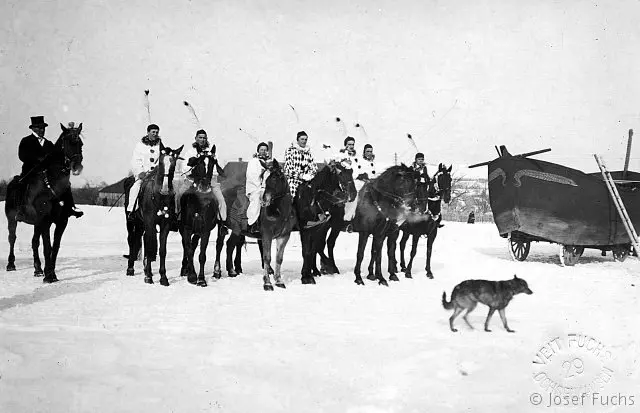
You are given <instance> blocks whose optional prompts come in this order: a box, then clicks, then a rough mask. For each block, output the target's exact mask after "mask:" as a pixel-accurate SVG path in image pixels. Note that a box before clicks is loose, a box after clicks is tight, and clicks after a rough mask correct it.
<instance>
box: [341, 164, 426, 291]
mask: <svg viewBox="0 0 640 413" xmlns="http://www.w3.org/2000/svg"><path fill="white" fill-rule="evenodd" d="M417 180H418V174H417V172H416V171H414V170H413V169H412V168H409V167H407V166H406V165H404V164H402V165H399V166H392V167H390V168H388V169H387V170H386V171H384V172H383V173H382V174H381V175H380V176H378V177H377V178H375V179H373V180H371V181H369V182H367V183H366V184H365V185H364V187H363V188H362V190H361V191H360V194H359V195H358V205H357V208H356V214H355V217H354V219H353V229H354V231H356V232H358V233H359V234H358V235H359V239H358V254H357V258H356V265H355V268H354V270H353V272H354V274H355V276H356V279H355V283H356V284H359V285H364V282H363V281H362V277H361V275H360V265H361V264H362V260H363V258H364V249H365V247H366V245H367V239H368V237H369V235H373V247H372V254H371V259H372V260H375V274H374V275H372V276H369V277H367V278H369V279H371V280H378V283H379V284H381V285H388V284H387V281H386V280H385V278H384V277H383V276H382V270H381V259H382V257H381V254H382V245H383V243H384V240H385V238H386V237H389V241H388V243H387V254H388V259H389V274H390V276H389V279H391V280H394V281H397V280H398V277H397V276H396V272H397V270H396V260H395V246H396V244H395V242H396V240H397V238H398V222H400V223H401V222H402V221H403V220H404V219H405V218H406V216H407V214H408V212H409V209H410V205H412V204H413V202H414V199H415V197H416V183H417Z"/></svg>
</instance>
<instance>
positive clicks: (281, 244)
mask: <svg viewBox="0 0 640 413" xmlns="http://www.w3.org/2000/svg"><path fill="white" fill-rule="evenodd" d="M290 236H291V233H288V234H286V235H284V236H282V237H279V238H276V271H275V274H274V276H273V278H274V281H275V282H276V287H280V288H285V285H284V282H283V281H282V276H281V274H280V270H281V268H282V260H283V258H284V248H285V247H286V246H287V242H289V237H290Z"/></svg>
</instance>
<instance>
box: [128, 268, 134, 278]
mask: <svg viewBox="0 0 640 413" xmlns="http://www.w3.org/2000/svg"><path fill="white" fill-rule="evenodd" d="M134 274H135V271H134V270H133V268H127V275H128V276H129V277H131V276H132V275H134Z"/></svg>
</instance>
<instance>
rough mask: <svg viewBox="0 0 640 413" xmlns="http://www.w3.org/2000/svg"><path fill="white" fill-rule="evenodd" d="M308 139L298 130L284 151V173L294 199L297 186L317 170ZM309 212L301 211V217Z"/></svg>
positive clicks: (305, 182)
mask: <svg viewBox="0 0 640 413" xmlns="http://www.w3.org/2000/svg"><path fill="white" fill-rule="evenodd" d="M308 139H309V137H308V136H307V133H306V132H304V131H300V132H298V133H297V135H296V140H295V141H294V142H292V143H291V146H290V147H289V148H287V150H286V151H285V152H284V174H285V176H286V177H287V181H288V182H289V190H290V191H291V196H292V197H293V198H294V199H295V195H296V192H298V187H300V186H301V185H303V184H307V183H308V182H309V181H311V180H312V179H313V177H314V176H315V175H316V173H317V172H318V166H317V165H316V163H315V161H314V160H313V155H312V154H311V150H310V149H309V147H308V146H307V140H308ZM310 214H311V213H309V214H306V213H303V215H304V217H303V218H302V219H303V220H305V219H304V218H307V215H310ZM318 219H319V221H320V222H322V221H324V220H325V219H326V216H325V215H324V214H318ZM317 223H318V222H315V223H309V225H314V224H317Z"/></svg>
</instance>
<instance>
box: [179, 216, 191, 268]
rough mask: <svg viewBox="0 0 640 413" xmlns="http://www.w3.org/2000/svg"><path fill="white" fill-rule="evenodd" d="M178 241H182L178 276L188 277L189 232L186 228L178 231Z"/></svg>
mask: <svg viewBox="0 0 640 413" xmlns="http://www.w3.org/2000/svg"><path fill="white" fill-rule="evenodd" d="M180 239H181V240H182V264H181V265H180V276H181V277H186V276H188V275H189V257H190V255H191V252H190V251H191V231H189V230H188V229H187V228H186V227H183V228H181V229H180Z"/></svg>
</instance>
